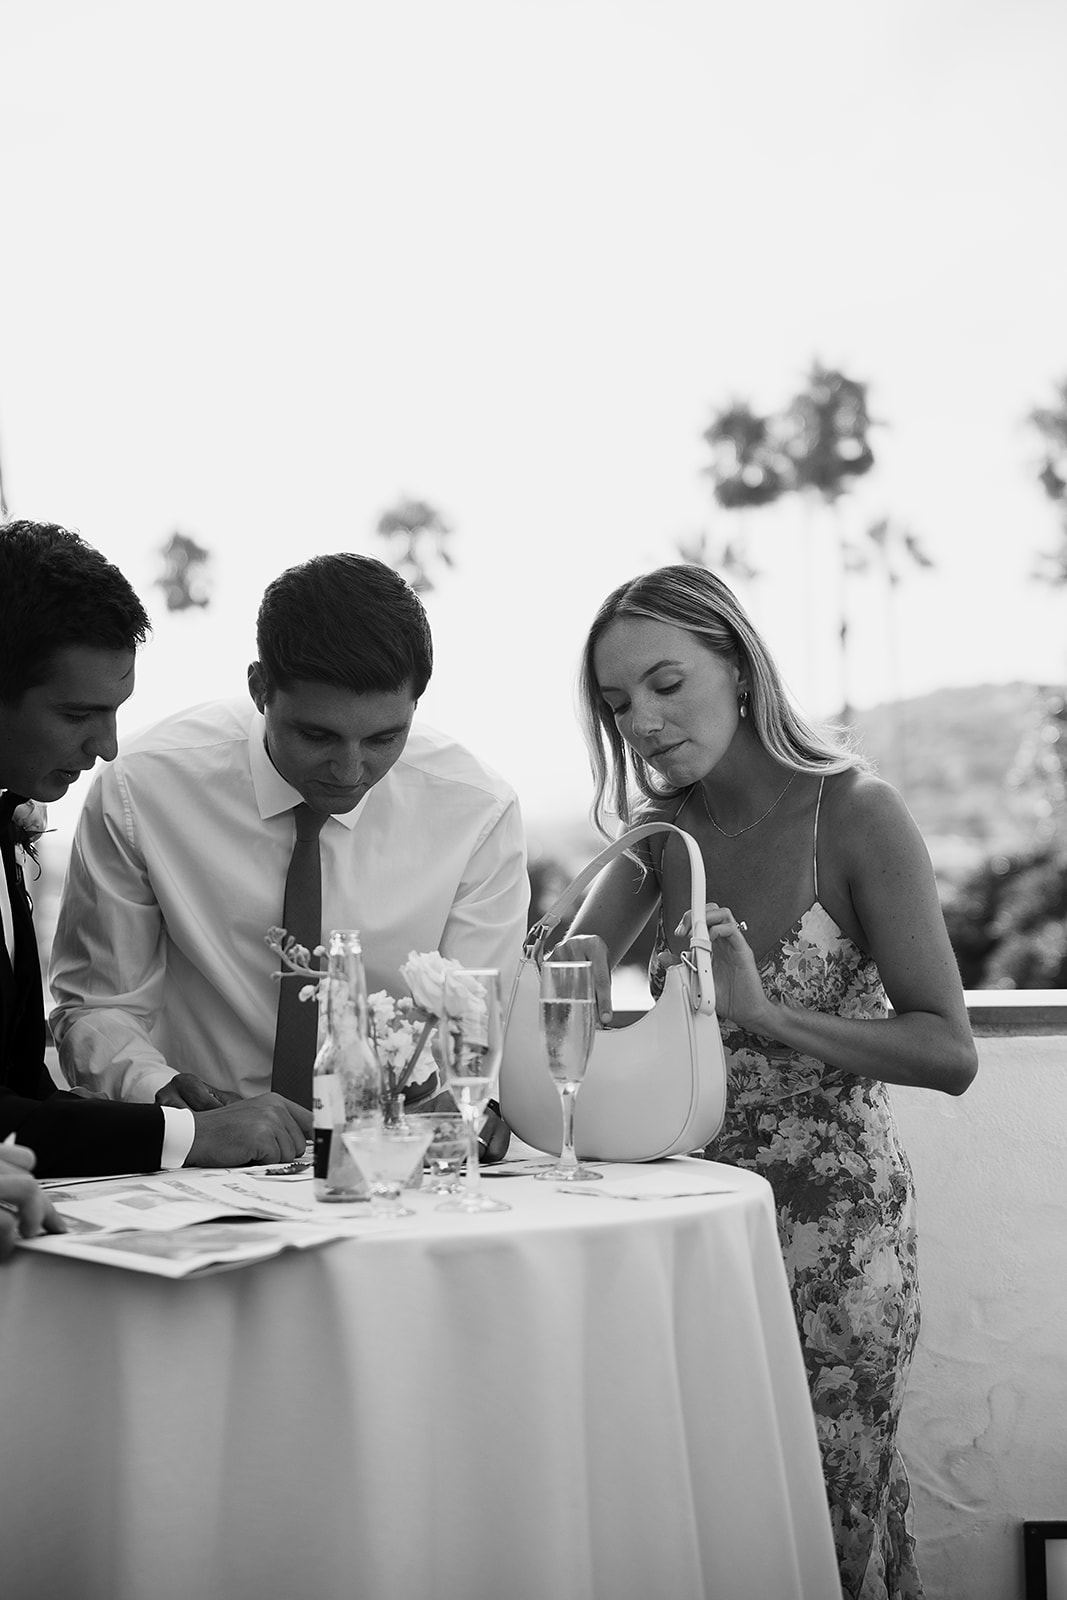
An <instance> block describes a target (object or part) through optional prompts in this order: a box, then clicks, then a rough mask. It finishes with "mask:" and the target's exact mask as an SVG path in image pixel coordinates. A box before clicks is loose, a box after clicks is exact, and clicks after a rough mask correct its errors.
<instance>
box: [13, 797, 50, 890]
mask: <svg viewBox="0 0 1067 1600" xmlns="http://www.w3.org/2000/svg"><path fill="white" fill-rule="evenodd" d="M11 829H12V833H13V835H14V839H15V848H16V849H17V850H21V851H22V853H23V855H25V856H28V857H29V859H30V860H31V861H32V862H33V864H34V866H35V867H36V868H37V875H38V877H40V874H41V864H40V862H39V861H38V860H37V841H38V839H40V837H41V835H42V834H45V833H54V832H55V829H54V828H50V827H49V826H48V807H47V806H45V805H42V804H41V802H40V801H39V800H24V801H23V802H22V804H21V805H20V806H16V807H15V809H14V811H13V812H12V813H11Z"/></svg>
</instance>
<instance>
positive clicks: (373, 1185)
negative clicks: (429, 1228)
mask: <svg viewBox="0 0 1067 1600" xmlns="http://www.w3.org/2000/svg"><path fill="white" fill-rule="evenodd" d="M342 1137H343V1138H344V1142H345V1149H346V1150H347V1151H348V1153H349V1155H350V1156H351V1157H352V1160H353V1162H354V1163H355V1166H356V1168H357V1170H358V1172H359V1175H360V1177H361V1178H362V1179H363V1181H364V1183H365V1184H366V1185H367V1188H368V1189H369V1190H370V1214H371V1216H372V1217H383V1218H386V1219H389V1220H392V1219H394V1218H396V1217H413V1216H414V1215H415V1213H414V1212H413V1211H411V1210H409V1208H408V1207H407V1206H403V1205H401V1203H400V1191H401V1189H402V1188H403V1186H404V1183H405V1181H406V1179H407V1178H409V1177H410V1175H411V1171H412V1168H413V1167H414V1165H415V1163H416V1161H418V1160H419V1159H420V1158H421V1156H422V1153H423V1151H424V1150H425V1149H426V1146H427V1145H428V1144H429V1142H430V1129H429V1128H421V1127H412V1126H411V1124H410V1123H408V1122H404V1123H396V1124H390V1123H387V1122H386V1121H385V1119H384V1118H383V1116H382V1114H381V1112H380V1111H376V1112H371V1113H369V1114H367V1115H366V1116H359V1117H353V1118H352V1120H351V1121H350V1122H349V1123H347V1124H346V1126H345V1130H344V1134H343V1135H342Z"/></svg>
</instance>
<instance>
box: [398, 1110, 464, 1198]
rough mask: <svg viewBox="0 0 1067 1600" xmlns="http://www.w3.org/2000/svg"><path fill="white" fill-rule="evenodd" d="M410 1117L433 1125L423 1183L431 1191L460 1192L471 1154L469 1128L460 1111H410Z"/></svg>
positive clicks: (417, 1122) (441, 1192)
mask: <svg viewBox="0 0 1067 1600" xmlns="http://www.w3.org/2000/svg"><path fill="white" fill-rule="evenodd" d="M407 1121H408V1122H412V1123H415V1124H416V1125H417V1126H419V1127H421V1126H422V1124H423V1123H424V1122H425V1123H426V1124H427V1126H428V1127H429V1129H430V1142H429V1144H428V1145H427V1146H426V1155H425V1157H424V1163H425V1175H424V1177H423V1182H422V1187H423V1188H424V1189H427V1190H428V1191H429V1192H430V1194H456V1193H458V1191H459V1188H460V1174H461V1173H462V1171H463V1162H464V1160H465V1158H466V1155H467V1130H466V1128H465V1127H464V1124H463V1118H462V1117H461V1116H460V1114H459V1112H458V1111H409V1112H408V1113H407Z"/></svg>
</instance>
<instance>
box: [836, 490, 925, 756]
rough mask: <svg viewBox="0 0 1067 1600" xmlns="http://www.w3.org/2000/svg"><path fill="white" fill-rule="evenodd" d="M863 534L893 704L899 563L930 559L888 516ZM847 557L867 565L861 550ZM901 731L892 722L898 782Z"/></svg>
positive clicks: (920, 566)
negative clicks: (877, 581) (877, 591)
mask: <svg viewBox="0 0 1067 1600" xmlns="http://www.w3.org/2000/svg"><path fill="white" fill-rule="evenodd" d="M865 533H866V537H867V539H868V541H869V543H870V545H871V546H872V559H873V560H874V561H875V563H876V564H877V569H878V573H879V575H880V577H881V581H882V593H883V598H884V603H885V628H886V641H887V658H888V659H887V666H888V675H889V699H890V701H891V702H892V703H893V704H896V703H897V702H898V701H899V699H900V674H899V668H898V663H899V652H898V648H897V641H898V638H899V627H900V618H899V615H898V605H897V597H898V590H899V588H900V585H901V583H902V581H903V572H902V570H901V568H902V566H903V567H904V568H908V567H910V568H913V569H917V570H920V571H929V570H930V569H931V568H932V567H933V565H934V562H933V561H932V559H931V558H930V556H928V555H927V553H926V551H925V550H924V549H923V547H922V544H921V543H920V541H919V539H918V538H917V537H916V535H915V534H914V533H911V532H909V530H908V529H907V528H902V527H901V526H900V525H899V524H898V523H896V522H893V521H891V520H890V519H889V518H888V517H879V518H878V520H877V521H875V522H871V523H869V524H868V525H867V528H866V529H865ZM851 559H852V561H853V563H855V564H856V565H861V566H862V567H863V568H864V569H866V568H867V567H868V566H869V564H870V562H869V560H868V557H867V555H866V554H864V553H862V552H857V553H856V554H855V555H854V556H853V557H852V558H851ZM902 732H903V730H902V729H901V728H900V726H899V723H898V724H897V725H896V735H897V736H896V739H895V744H896V751H895V755H896V768H897V772H896V777H897V782H898V784H904V783H906V773H905V755H904V751H905V742H904V740H903V737H902Z"/></svg>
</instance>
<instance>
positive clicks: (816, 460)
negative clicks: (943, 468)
mask: <svg viewBox="0 0 1067 1600" xmlns="http://www.w3.org/2000/svg"><path fill="white" fill-rule="evenodd" d="M783 423H784V437H783V445H784V449H785V451H786V454H787V455H788V456H789V458H790V460H791V463H792V478H793V484H794V486H795V487H796V488H797V489H798V490H801V491H807V492H809V493H810V494H812V495H815V496H817V497H818V499H819V500H820V501H821V503H822V504H823V505H824V506H825V507H827V508H828V509H829V510H830V511H831V512H832V514H833V518H834V525H835V529H836V537H837V546H838V569H839V574H840V579H839V602H838V604H839V621H838V637H839V641H840V660H841V700H842V715H843V716H844V717H846V718H847V717H848V716H849V715H850V713H851V707H850V705H849V700H850V694H849V679H848V626H849V618H848V577H849V573H850V572H851V571H852V570H854V564H855V561H856V552H855V550H854V548H853V546H852V545H851V543H850V542H849V540H848V539H847V537H846V535H845V530H844V527H843V524H842V521H841V517H840V512H839V505H838V502H839V501H840V498H841V496H842V495H843V494H844V493H845V492H846V490H847V489H848V488H849V486H850V484H851V481H852V480H853V479H855V478H858V477H862V476H863V474H865V473H867V472H869V471H870V470H871V468H872V467H873V465H874V452H873V451H872V449H871V446H870V441H869V439H868V433H869V431H870V428H871V427H872V425H873V424H872V419H871V416H870V413H869V411H868V409H867V385H866V384H864V383H858V382H857V381H856V380H855V379H854V378H847V377H846V376H845V374H844V373H843V372H839V371H837V370H836V369H835V368H832V367H823V366H821V365H820V363H819V362H815V363H813V365H812V368H811V371H810V372H809V374H808V380H807V387H806V388H805V389H802V390H801V391H800V393H799V394H797V395H795V396H794V398H793V400H792V401H791V403H790V405H789V407H788V409H787V411H786V413H785V416H784V418H783Z"/></svg>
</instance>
